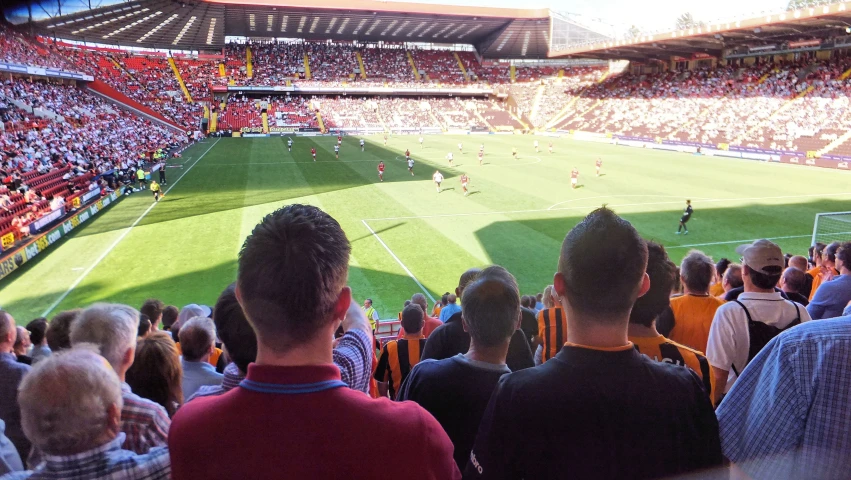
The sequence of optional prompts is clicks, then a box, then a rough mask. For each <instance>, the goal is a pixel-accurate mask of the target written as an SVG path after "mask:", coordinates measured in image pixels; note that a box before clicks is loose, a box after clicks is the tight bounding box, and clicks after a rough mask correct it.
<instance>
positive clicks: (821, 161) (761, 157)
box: [574, 132, 851, 170]
mask: <svg viewBox="0 0 851 480" xmlns="http://www.w3.org/2000/svg"><path fill="white" fill-rule="evenodd" d="M579 134H582V135H579ZM603 135H604V134H602V133H593V132H575V133H574V138H575V139H577V140H584V141H600V140H599V138H600V137H601V136H603ZM611 141H612V143H614V144H615V145H625V146H633V147H642V148H654V149H657V150H676V151H681V152H686V153H700V154H702V155H707V156H717V157H730V158H742V159H747V160H758V161H762V162H777V163H789V164H794V165H809V166H815V167H824V168H835V169H841V170H851V157H843V156H835V155H825V156H824V157H821V158H810V157H808V156H807V155H806V153H798V154H797V155H795V154H793V155H790V154H789V153H788V152H778V151H774V150H763V149H759V148H748V147H735V146H734V147H730V146H728V145H726V144H720V145H708V144H701V143H696V142H680V141H673V140H662V143H661V144H659V143H656V142H655V141H654V140H651V139H649V138H643V137H630V136H624V135H617V136H614V137H613V139H612V140H611ZM717 147H727V148H729V150H726V149H723V148H717ZM698 148H699V149H700V151H699V152H698V151H697V149H698Z"/></svg>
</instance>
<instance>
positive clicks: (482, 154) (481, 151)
mask: <svg viewBox="0 0 851 480" xmlns="http://www.w3.org/2000/svg"><path fill="white" fill-rule="evenodd" d="M484 159H485V152H484V151H483V150H479V166H480V167H481V166H482V161H483V160H484Z"/></svg>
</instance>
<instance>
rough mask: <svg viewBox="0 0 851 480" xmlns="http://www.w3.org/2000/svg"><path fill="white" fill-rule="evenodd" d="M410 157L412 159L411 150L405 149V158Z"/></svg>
mask: <svg viewBox="0 0 851 480" xmlns="http://www.w3.org/2000/svg"><path fill="white" fill-rule="evenodd" d="M410 159H411V151H410V150H405V160H410Z"/></svg>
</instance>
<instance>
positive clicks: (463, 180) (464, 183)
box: [461, 173, 470, 197]
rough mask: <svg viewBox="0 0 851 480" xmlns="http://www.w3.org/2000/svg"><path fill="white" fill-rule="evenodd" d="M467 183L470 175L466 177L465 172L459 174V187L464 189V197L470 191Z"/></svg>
mask: <svg viewBox="0 0 851 480" xmlns="http://www.w3.org/2000/svg"><path fill="white" fill-rule="evenodd" d="M468 183H470V177H468V176H467V174H466V173H463V174H461V188H462V189H463V190H464V196H465V197H466V196H467V195H468V194H469V193H470V192H469V190H467V184H468Z"/></svg>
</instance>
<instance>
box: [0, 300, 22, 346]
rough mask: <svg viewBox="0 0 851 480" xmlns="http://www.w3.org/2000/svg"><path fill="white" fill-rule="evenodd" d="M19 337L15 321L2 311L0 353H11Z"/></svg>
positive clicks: (0, 319)
mask: <svg viewBox="0 0 851 480" xmlns="http://www.w3.org/2000/svg"><path fill="white" fill-rule="evenodd" d="M17 337H18V332H17V331H16V329H15V319H14V318H12V316H11V315H9V312H7V311H5V310H0V353H8V352H11V351H12V345H14V344H15V339H16V338H17Z"/></svg>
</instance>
